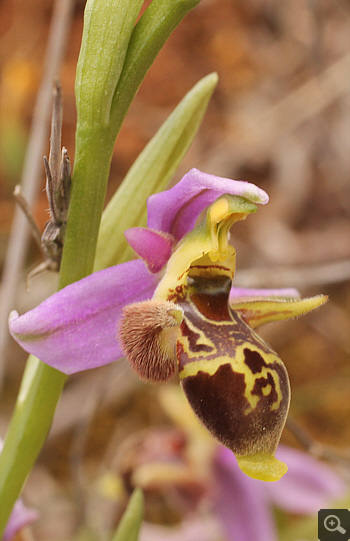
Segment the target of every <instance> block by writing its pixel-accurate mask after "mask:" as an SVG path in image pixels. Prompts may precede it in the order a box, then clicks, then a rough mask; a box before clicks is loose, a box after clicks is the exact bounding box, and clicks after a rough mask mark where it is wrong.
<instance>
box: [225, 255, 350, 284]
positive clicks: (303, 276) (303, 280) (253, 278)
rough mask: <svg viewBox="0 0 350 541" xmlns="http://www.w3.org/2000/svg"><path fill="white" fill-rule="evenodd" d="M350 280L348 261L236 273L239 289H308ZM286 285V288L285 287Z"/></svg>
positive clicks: (248, 270) (349, 263) (256, 269)
mask: <svg viewBox="0 0 350 541" xmlns="http://www.w3.org/2000/svg"><path fill="white" fill-rule="evenodd" d="M349 279H350V261H349V260H345V261H336V262H334V263H333V262H332V263H319V264H317V265H307V266H303V267H273V268H254V269H246V270H241V271H239V270H238V271H237V274H236V278H235V285H236V286H239V287H251V288H254V287H257V288H259V287H268V288H278V287H287V286H288V287H297V288H298V287H300V288H304V287H310V286H316V285H322V284H324V285H326V284H336V283H340V282H345V281H347V280H349ZM286 284H287V286H286Z"/></svg>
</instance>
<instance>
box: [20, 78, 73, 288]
mask: <svg viewBox="0 0 350 541" xmlns="http://www.w3.org/2000/svg"><path fill="white" fill-rule="evenodd" d="M62 114H63V106H62V89H61V84H60V82H59V79H58V78H56V79H55V81H54V87H53V111H52V120H51V137H50V153H49V159H47V157H46V156H44V165H45V171H46V193H47V198H48V202H49V211H50V219H49V220H48V222H47V223H46V225H45V229H44V232H43V234H41V232H40V229H39V227H38V225H37V223H36V222H35V220H34V217H33V214H32V212H31V210H30V207H29V204H28V202H27V200H26V198H25V196H24V195H23V193H22V191H21V187H20V186H16V187H15V191H14V196H15V198H16V200H17V203H18V204H19V206H20V207H21V209H22V210H23V212H24V214H25V215H26V217H27V219H28V222H29V224H30V228H31V232H32V235H33V237H34V239H35V241H36V242H37V244H38V246H39V248H40V250H41V252H42V254H43V258H44V261H43V262H42V263H40V264H39V265H38V266H37V267H35V268H34V269H33V270H32V271H31V272H30V273H29V274H28V276H27V288H28V285H29V281H30V279H31V278H33V276H36V275H38V274H41V273H42V272H44V271H45V270H51V271H58V270H59V268H60V264H61V258H62V250H63V242H64V235H65V230H66V222H67V213H68V204H69V197H70V188H71V166H70V161H69V156H68V152H67V149H66V148H64V147H63V148H62V151H61V138H62Z"/></svg>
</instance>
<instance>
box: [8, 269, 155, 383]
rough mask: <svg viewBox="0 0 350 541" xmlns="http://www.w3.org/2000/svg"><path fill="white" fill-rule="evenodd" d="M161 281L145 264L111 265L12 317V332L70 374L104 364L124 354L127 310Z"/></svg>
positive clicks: (30, 351) (38, 355) (151, 291)
mask: <svg viewBox="0 0 350 541" xmlns="http://www.w3.org/2000/svg"><path fill="white" fill-rule="evenodd" d="M157 282H158V280H157V277H156V276H154V275H152V274H150V273H149V271H148V270H147V268H146V267H145V264H144V263H143V261H141V260H135V261H128V262H127V263H123V264H122V265H117V266H115V267H109V268H107V269H104V270H101V271H99V272H95V273H93V274H91V275H90V276H87V277H86V278H84V279H83V280H80V281H79V282H75V283H73V284H71V285H69V286H67V287H65V288H64V289H61V291H58V292H57V293H55V294H54V295H52V296H51V297H49V298H48V299H46V300H45V301H44V302H42V303H41V304H40V305H39V306H37V307H36V308H34V309H33V310H31V311H30V312H27V313H26V314H24V315H23V316H20V317H18V314H16V313H12V314H11V316H10V331H11V334H12V336H13V337H14V338H15V340H17V342H18V343H19V344H20V345H21V346H22V347H23V349H25V350H26V351H28V352H29V353H32V354H34V355H36V356H37V357H39V359H41V360H42V361H44V362H45V363H47V364H49V365H50V366H53V367H54V368H56V369H57V370H60V371H61V372H65V373H66V374H72V373H75V372H79V371H81V370H86V369H88V368H95V367H97V366H102V365H104V364H107V363H110V362H112V361H115V360H116V359H118V358H120V357H122V356H123V354H122V351H121V349H120V346H119V343H118V341H117V323H118V321H119V319H120V316H121V311H122V308H123V307H124V306H125V305H126V304H130V303H132V302H137V301H141V300H146V299H149V298H151V296H152V294H153V291H154V289H155V288H156V286H157Z"/></svg>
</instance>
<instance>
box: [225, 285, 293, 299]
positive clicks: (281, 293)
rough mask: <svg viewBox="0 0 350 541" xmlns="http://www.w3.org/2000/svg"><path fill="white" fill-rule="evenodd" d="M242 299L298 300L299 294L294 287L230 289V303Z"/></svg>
mask: <svg viewBox="0 0 350 541" xmlns="http://www.w3.org/2000/svg"><path fill="white" fill-rule="evenodd" d="M244 297H248V298H249V297H281V298H284V299H286V298H288V299H289V298H291V299H298V298H299V297H300V293H299V291H298V290H297V289H294V287H291V288H285V289H248V288H245V287H232V288H231V292H230V301H231V302H234V301H236V300H237V299H243V298H244Z"/></svg>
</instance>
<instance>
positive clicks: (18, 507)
mask: <svg viewBox="0 0 350 541" xmlns="http://www.w3.org/2000/svg"><path fill="white" fill-rule="evenodd" d="M38 518H39V513H38V512H37V511H36V510H35V509H29V508H28V507H26V506H25V505H24V503H23V502H22V500H17V501H16V503H15V505H14V507H13V509H12V513H11V515H10V518H9V520H8V522H7V524H6V527H5V531H4V535H3V538H2V541H11V540H13V539H14V538H15V536H16V534H17V533H18V532H19V531H20V530H21V529H22V528H24V527H25V526H28V525H29V524H32V523H33V522H35V521H36V520H37V519H38Z"/></svg>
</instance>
